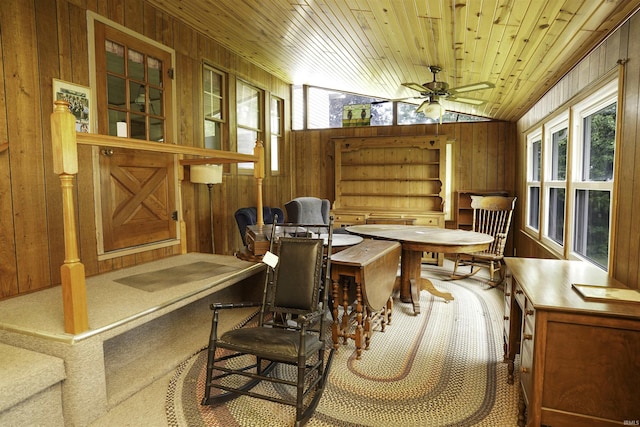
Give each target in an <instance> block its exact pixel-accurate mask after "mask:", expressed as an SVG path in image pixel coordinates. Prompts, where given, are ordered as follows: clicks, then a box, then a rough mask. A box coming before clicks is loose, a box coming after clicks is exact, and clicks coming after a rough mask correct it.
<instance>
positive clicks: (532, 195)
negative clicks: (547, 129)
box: [526, 130, 542, 232]
mask: <svg viewBox="0 0 640 427" xmlns="http://www.w3.org/2000/svg"><path fill="white" fill-rule="evenodd" d="M541 156H542V136H541V132H540V130H538V131H536V132H534V133H532V134H531V135H529V136H528V137H527V207H526V209H527V216H526V218H527V223H526V224H527V227H530V228H531V229H533V230H535V231H536V232H537V231H539V230H540V172H541V171H540V162H541V159H542V157H541Z"/></svg>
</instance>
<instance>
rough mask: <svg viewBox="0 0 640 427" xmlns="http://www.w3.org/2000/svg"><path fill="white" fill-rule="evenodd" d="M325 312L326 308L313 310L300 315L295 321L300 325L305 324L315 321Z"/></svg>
mask: <svg viewBox="0 0 640 427" xmlns="http://www.w3.org/2000/svg"><path fill="white" fill-rule="evenodd" d="M324 313H325V311H324V310H318V311H313V312H311V313H307V314H305V315H304V316H298V317H297V318H296V319H295V321H296V322H297V323H298V325H299V326H301V325H303V324H311V323H315V322H316V321H317V320H318V319H320V318H321V317H322V316H324Z"/></svg>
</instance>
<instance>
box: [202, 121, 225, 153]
mask: <svg viewBox="0 0 640 427" xmlns="http://www.w3.org/2000/svg"><path fill="white" fill-rule="evenodd" d="M221 126H222V123H219V122H214V121H211V120H205V121H204V148H209V149H212V150H222V131H221V129H220V127H221Z"/></svg>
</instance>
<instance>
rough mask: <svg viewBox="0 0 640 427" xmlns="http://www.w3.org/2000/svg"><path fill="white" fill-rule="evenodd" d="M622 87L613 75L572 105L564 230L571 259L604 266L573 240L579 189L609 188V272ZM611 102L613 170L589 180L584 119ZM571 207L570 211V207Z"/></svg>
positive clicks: (606, 189)
mask: <svg viewBox="0 0 640 427" xmlns="http://www.w3.org/2000/svg"><path fill="white" fill-rule="evenodd" d="M618 92H619V88H618V79H617V78H614V79H613V80H611V81H610V82H608V83H606V84H605V85H603V86H602V87H601V88H599V89H597V90H596V91H595V92H594V93H593V94H592V95H590V96H589V97H588V98H586V99H584V100H582V101H581V102H579V103H577V104H576V105H575V106H573V107H572V108H571V122H572V136H573V138H574V141H576V142H575V143H573V144H571V154H570V159H571V164H572V167H571V182H570V186H571V191H570V193H569V208H567V210H566V212H570V215H571V224H570V226H569V227H567V229H568V230H565V232H566V233H568V234H567V236H566V237H565V242H570V247H569V248H570V249H569V254H568V258H569V259H577V260H583V261H587V262H590V263H592V264H594V265H596V266H597V267H600V268H602V266H601V265H599V264H596V263H594V262H592V261H591V260H590V259H589V258H586V257H584V256H582V255H581V254H579V253H577V252H576V251H575V249H574V239H575V234H576V233H575V227H576V221H577V220H576V212H575V207H576V206H577V202H576V198H577V196H576V194H577V192H578V191H583V190H587V191H592V190H595V191H607V192H609V221H608V234H609V236H608V239H607V265H606V266H605V268H604V270H605V271H608V270H609V269H610V267H611V260H612V256H611V250H612V248H613V214H614V205H615V200H614V195H615V187H616V185H617V183H616V180H615V178H616V174H615V170H616V163H617V161H618V156H617V151H618V138H619V135H618V134H617V132H615V131H617V129H616V128H617V125H618V120H620V115H619V108H620V106H619V102H618V101H619V100H618V97H619V93H618ZM612 104H615V105H616V107H615V108H616V123H615V124H614V132H615V134H614V141H613V149H614V152H613V171H612V176H611V179H610V180H608V181H589V180H585V179H583V178H582V172H583V168H582V166H583V164H582V156H583V153H584V141H583V135H584V128H583V123H584V118H586V117H589V116H590V115H592V114H594V113H597V112H599V111H601V110H602V109H603V108H606V107H608V106H610V105H612ZM569 209H570V210H569Z"/></svg>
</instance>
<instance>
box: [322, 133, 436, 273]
mask: <svg viewBox="0 0 640 427" xmlns="http://www.w3.org/2000/svg"><path fill="white" fill-rule="evenodd" d="M446 140H447V138H446V136H444V135H440V136H437V135H424V136H389V137H367V138H357V137H355V138H336V139H334V145H335V174H336V175H335V194H336V199H335V202H334V205H333V215H334V217H335V219H334V221H335V225H336V226H337V227H345V226H349V225H355V224H366V223H367V222H370V223H373V222H377V223H381V222H386V223H398V224H415V225H427V226H432V227H440V228H444V212H443V210H444V209H443V208H444V194H445V189H444V182H445V164H446V159H445V144H446ZM432 259H434V260H437V262H438V264H442V254H439V255H436V254H433V257H432Z"/></svg>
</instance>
